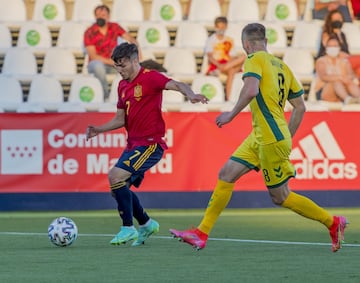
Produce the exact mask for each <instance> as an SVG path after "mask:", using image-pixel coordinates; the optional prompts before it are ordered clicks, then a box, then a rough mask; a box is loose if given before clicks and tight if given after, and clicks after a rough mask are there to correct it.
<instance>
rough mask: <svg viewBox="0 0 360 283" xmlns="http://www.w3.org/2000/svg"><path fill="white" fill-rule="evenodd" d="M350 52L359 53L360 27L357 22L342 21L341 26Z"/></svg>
mask: <svg viewBox="0 0 360 283" xmlns="http://www.w3.org/2000/svg"><path fill="white" fill-rule="evenodd" d="M342 30H343V32H344V33H345V35H346V39H347V41H348V44H349V51H350V53H351V54H360V27H359V25H358V24H357V23H344V26H343V27H342Z"/></svg>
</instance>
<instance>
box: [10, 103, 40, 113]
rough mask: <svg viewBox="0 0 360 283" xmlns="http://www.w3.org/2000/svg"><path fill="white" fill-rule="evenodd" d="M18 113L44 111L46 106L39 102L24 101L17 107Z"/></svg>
mask: <svg viewBox="0 0 360 283" xmlns="http://www.w3.org/2000/svg"><path fill="white" fill-rule="evenodd" d="M16 112H17V113H44V112H46V111H45V108H44V107H42V106H41V105H39V104H37V103H29V102H24V103H22V104H20V105H19V107H18V108H17V109H16Z"/></svg>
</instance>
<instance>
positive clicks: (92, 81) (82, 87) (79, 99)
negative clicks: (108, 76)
mask: <svg viewBox="0 0 360 283" xmlns="http://www.w3.org/2000/svg"><path fill="white" fill-rule="evenodd" d="M68 101H69V102H71V103H80V104H82V105H83V106H84V107H85V108H86V109H87V110H98V109H99V106H100V104H102V103H104V93H103V88H102V86H101V83H100V81H99V80H98V79H97V78H95V77H93V76H78V77H76V78H74V80H73V81H72V82H71V87H70V93H69V98H68Z"/></svg>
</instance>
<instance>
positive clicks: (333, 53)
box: [315, 34, 360, 104]
mask: <svg viewBox="0 0 360 283" xmlns="http://www.w3.org/2000/svg"><path fill="white" fill-rule="evenodd" d="M325 52H326V54H325V55H323V56H321V57H320V58H318V59H317V60H316V63H315V72H316V84H315V91H316V96H317V98H318V99H320V100H324V101H329V102H344V103H345V104H349V103H359V98H360V87H359V85H358V83H359V82H358V79H357V78H356V76H355V74H354V71H353V70H352V67H351V64H350V62H349V60H348V55H347V54H346V53H345V52H343V51H341V47H340V42H339V39H338V37H337V36H335V35H334V34H332V35H330V37H329V38H328V41H327V42H326V45H325Z"/></svg>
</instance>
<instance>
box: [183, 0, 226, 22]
mask: <svg viewBox="0 0 360 283" xmlns="http://www.w3.org/2000/svg"><path fill="white" fill-rule="evenodd" d="M218 16H221V7H220V4H219V2H218V0H192V1H191V5H190V10H189V18H188V20H189V21H192V22H201V23H203V24H205V25H207V26H211V27H213V26H214V20H215V18H216V17H218Z"/></svg>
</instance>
